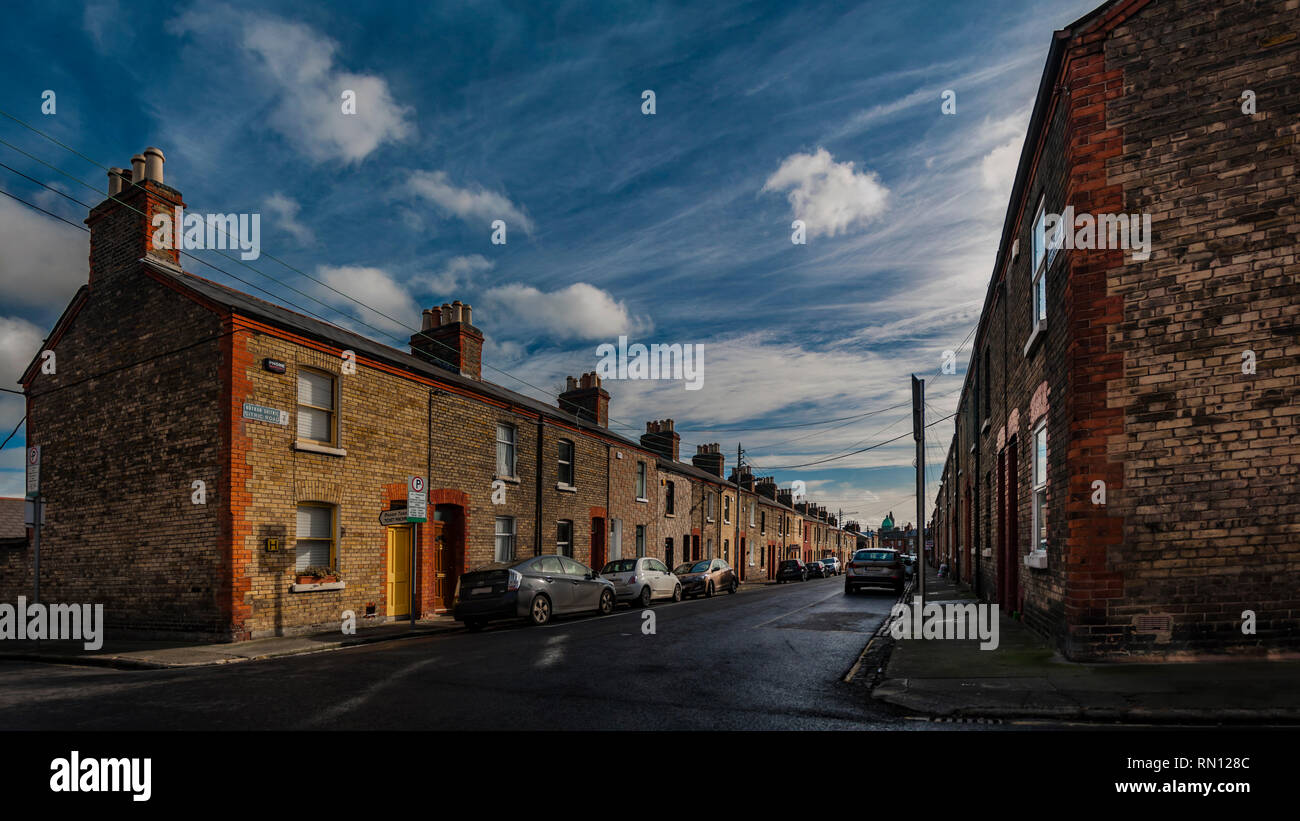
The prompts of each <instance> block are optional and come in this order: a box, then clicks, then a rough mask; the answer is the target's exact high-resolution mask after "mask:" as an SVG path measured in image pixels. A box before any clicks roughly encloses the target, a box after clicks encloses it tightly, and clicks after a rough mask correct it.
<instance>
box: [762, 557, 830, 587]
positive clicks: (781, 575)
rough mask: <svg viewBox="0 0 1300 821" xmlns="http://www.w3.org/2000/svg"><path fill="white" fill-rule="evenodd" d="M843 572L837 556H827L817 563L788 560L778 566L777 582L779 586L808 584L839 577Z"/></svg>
mask: <svg viewBox="0 0 1300 821" xmlns="http://www.w3.org/2000/svg"><path fill="white" fill-rule="evenodd" d="M843 572H844V571H843V570H841V569H840V560H839V559H838V558H837V557H835V556H827V557H826V558H824V559H820V560H818V561H815V562H804V561H803V560H801V559H786V560H785V561H783V562H781V563H780V564H779V565H777V568H776V582H777V584H783V583H785V582H806V581H808V580H809V579H825V578H829V577H831V576H839V575H840V574H842V573H843Z"/></svg>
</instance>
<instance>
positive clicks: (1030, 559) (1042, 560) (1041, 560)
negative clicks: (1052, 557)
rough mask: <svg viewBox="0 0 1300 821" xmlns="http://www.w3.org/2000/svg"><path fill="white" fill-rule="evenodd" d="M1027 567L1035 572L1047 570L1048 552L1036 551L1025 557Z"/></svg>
mask: <svg viewBox="0 0 1300 821" xmlns="http://www.w3.org/2000/svg"><path fill="white" fill-rule="evenodd" d="M1025 567H1030V568H1033V569H1034V570H1046V569H1047V551H1045V550H1035V551H1033V552H1031V553H1030V554H1029V555H1027V556H1025Z"/></svg>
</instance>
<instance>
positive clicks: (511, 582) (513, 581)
mask: <svg viewBox="0 0 1300 821" xmlns="http://www.w3.org/2000/svg"><path fill="white" fill-rule="evenodd" d="M506 572H507V573H509V574H510V576H509V579H508V581H507V582H506V590H518V589H519V585H521V584H523V582H524V577H523V576H522V575H520V574H519V573H516V572H515V571H513V570H507V571H506Z"/></svg>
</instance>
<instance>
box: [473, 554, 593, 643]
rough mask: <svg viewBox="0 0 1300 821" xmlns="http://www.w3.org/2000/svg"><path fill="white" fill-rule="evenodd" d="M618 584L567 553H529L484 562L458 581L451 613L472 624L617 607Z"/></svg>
mask: <svg viewBox="0 0 1300 821" xmlns="http://www.w3.org/2000/svg"><path fill="white" fill-rule="evenodd" d="M614 602H615V593H614V585H613V583H612V582H610V581H609V580H608V579H602V578H601V577H600V574H598V573H596V572H595V571H593V570H592V569H591V568H590V567H587V566H586V565H585V564H582V563H581V562H576V561H574V560H573V559H570V558H569V557H568V556H529V557H528V558H526V559H518V560H516V561H513V562H498V563H496V564H490V565H487V566H485V567H480V568H478V569H476V570H473V571H471V572H469V573H466V574H464V575H462V576H461V577H460V581H458V582H457V583H456V604H455V606H454V607H453V609H452V614H453V615H454V616H455V618H456V621H460V622H464V623H465V626H466V627H468V628H469V629H470V630H478V629H481V628H482V627H483V625H485V624H487V623H488V622H489V621H493V620H495V619H516V618H520V619H528V621H529V623H531V624H546V623H547V622H548V621H550V620H551V617H552V616H559V615H564V614H566V613H585V612H588V611H593V610H594V611H597V612H600V613H612V612H614Z"/></svg>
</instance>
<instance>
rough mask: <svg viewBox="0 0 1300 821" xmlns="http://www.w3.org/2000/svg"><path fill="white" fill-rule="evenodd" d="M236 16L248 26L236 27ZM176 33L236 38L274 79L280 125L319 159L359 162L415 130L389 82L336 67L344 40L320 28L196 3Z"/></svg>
mask: <svg viewBox="0 0 1300 821" xmlns="http://www.w3.org/2000/svg"><path fill="white" fill-rule="evenodd" d="M232 21H240V23H242V25H237V26H232V25H231V22H232ZM167 29H168V31H170V32H171V33H172V34H175V35H185V34H193V35H196V36H197V37H201V38H203V39H204V40H211V39H212V38H221V39H223V40H225V41H227V42H233V44H234V45H235V46H237V47H238V48H240V49H242V52H243V54H244V55H246V56H248V57H249V58H250V63H251V64H252V65H253V67H254V68H255V69H256V70H257V71H258V72H259V74H260V76H261V78H262V79H264V80H265V81H266V87H265V88H264V89H259V90H261V91H265V92H266V93H269V95H270V113H269V118H268V121H269V123H270V125H271V127H272V128H274V129H275V130H276V131H277V132H279V133H280V134H281V135H282V136H283V137H284V138H285V139H287V140H288V141H289V142H291V143H293V144H294V145H295V146H296V147H297V148H299V149H301V150H302V151H303V152H304V153H306V154H307V156H309V157H310V158H311V159H312V160H314V161H316V162H326V161H331V160H341V161H343V162H346V163H356V162H360V161H361V160H364V159H365V158H366V157H368V156H370V154H371V153H372V152H373V151H375V149H377V148H378V147H379V146H381V145H383V144H384V143H389V142H394V143H395V142H401V141H402V140H405V139H407V138H408V137H410V136H411V135H412V134H413V133H414V132H415V126H414V124H413V121H412V114H413V109H412V108H411V107H410V106H405V105H399V104H398V103H397V102H396V101H394V99H393V95H392V92H391V91H390V90H389V87H388V82H387V81H386V80H385V79H384V78H382V77H379V76H377V75H373V74H358V73H355V72H351V71H347V70H345V69H343V68H342V67H340V66H338V65H337V64H336V61H335V58H336V52H337V51H338V49H339V45H338V43H336V42H335V41H334V40H332V39H330V38H329V37H327V36H326V35H324V34H323V33H321V32H319V31H317V30H316V29H314V28H312V27H310V26H307V25H304V24H302V23H293V22H288V21H285V20H281V19H278V18H275V17H269V16H264V15H249V14H248V13H247V12H244V11H237V10H235V9H232V8H230V7H229V6H223V5H203V6H197V5H196V6H194V7H192V8H191V9H190V10H189V11H187V12H185V13H184V14H182V15H181V16H180V17H177V18H176V19H175V20H173V21H171V22H170V23H169V24H168V26H167ZM345 90H347V91H353V92H355V94H356V113H355V114H344V113H343V97H342V95H343V92H344V91H345Z"/></svg>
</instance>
